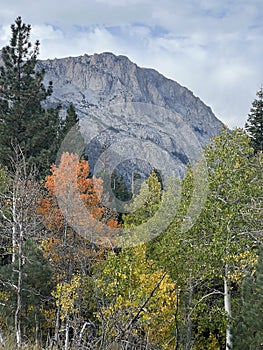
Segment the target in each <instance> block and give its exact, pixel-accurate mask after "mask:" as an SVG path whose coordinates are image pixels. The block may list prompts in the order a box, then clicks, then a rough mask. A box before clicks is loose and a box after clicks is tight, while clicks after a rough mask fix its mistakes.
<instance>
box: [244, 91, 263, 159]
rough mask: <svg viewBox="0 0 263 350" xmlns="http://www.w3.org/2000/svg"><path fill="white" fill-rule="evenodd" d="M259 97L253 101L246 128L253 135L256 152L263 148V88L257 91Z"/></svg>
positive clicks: (252, 140)
mask: <svg viewBox="0 0 263 350" xmlns="http://www.w3.org/2000/svg"><path fill="white" fill-rule="evenodd" d="M257 96H258V99H256V100H254V102H253V103H252V108H251V110H250V114H249V115H248V119H247V123H246V125H245V128H246V130H247V132H248V134H249V136H250V137H251V144H252V146H253V148H254V149H255V152H258V151H262V150H263V89H262V88H261V89H260V90H259V91H258V92H257Z"/></svg>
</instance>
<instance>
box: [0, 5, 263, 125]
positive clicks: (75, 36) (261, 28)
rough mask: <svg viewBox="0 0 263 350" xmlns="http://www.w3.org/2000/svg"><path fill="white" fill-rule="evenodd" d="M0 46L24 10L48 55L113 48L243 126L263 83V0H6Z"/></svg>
mask: <svg viewBox="0 0 263 350" xmlns="http://www.w3.org/2000/svg"><path fill="white" fill-rule="evenodd" d="M0 5H1V6H0V8H1V11H0V46H1V47H2V46H4V45H7V44H8V42H9V39H10V24H11V23H13V22H14V20H15V18H16V17H17V16H19V15H20V16H22V18H23V20H24V22H26V23H27V24H31V25H32V35H31V39H32V40H35V39H39V40H40V42H41V54H40V58H55V57H57V58H60V57H65V56H79V55H83V54H84V53H86V54H93V53H95V52H97V53H100V52H104V51H110V52H113V53H115V54H117V55H118V54H122V55H126V56H128V57H129V58H130V59H131V60H132V61H133V62H135V63H137V64H138V65H139V66H143V67H150V68H155V69H157V70H158V71H159V72H160V73H162V74H164V75H165V76H166V77H168V78H171V79H174V80H176V81H177V82H179V83H180V84H181V85H183V86H186V87H188V88H189V89H190V90H191V91H193V93H194V94H195V95H196V96H198V97H200V98H201V100H203V101H204V102H205V103H206V104H207V105H209V106H210V107H211V108H212V110H213V111H214V113H215V114H216V116H217V117H218V118H219V119H221V120H222V121H223V122H224V123H225V124H226V125H228V126H229V127H236V126H238V127H243V126H244V123H245V121H246V118H247V114H248V112H249V110H250V107H251V102H252V101H253V100H254V99H255V98H256V91H257V90H258V89H259V88H260V87H261V85H262V84H263V1H262V0H220V1H218V0H184V1H179V0H64V1H54V0H45V1H43V0H38V1H31V0H0Z"/></svg>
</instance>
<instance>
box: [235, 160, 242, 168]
mask: <svg viewBox="0 0 263 350" xmlns="http://www.w3.org/2000/svg"><path fill="white" fill-rule="evenodd" d="M240 166H241V164H240V163H239V162H238V161H237V162H236V164H235V168H236V169H239V168H240Z"/></svg>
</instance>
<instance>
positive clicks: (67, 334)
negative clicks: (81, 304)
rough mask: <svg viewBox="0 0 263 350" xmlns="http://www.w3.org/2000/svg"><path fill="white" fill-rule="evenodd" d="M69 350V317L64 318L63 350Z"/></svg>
mask: <svg viewBox="0 0 263 350" xmlns="http://www.w3.org/2000/svg"><path fill="white" fill-rule="evenodd" d="M68 349H69V317H68V316H66V334H65V350H68Z"/></svg>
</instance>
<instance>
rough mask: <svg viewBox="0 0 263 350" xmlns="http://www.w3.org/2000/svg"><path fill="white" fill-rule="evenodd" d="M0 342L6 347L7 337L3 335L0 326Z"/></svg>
mask: <svg viewBox="0 0 263 350" xmlns="http://www.w3.org/2000/svg"><path fill="white" fill-rule="evenodd" d="M0 344H1V345H2V346H3V347H4V346H5V338H4V336H3V332H2V329H1V328H0Z"/></svg>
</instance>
